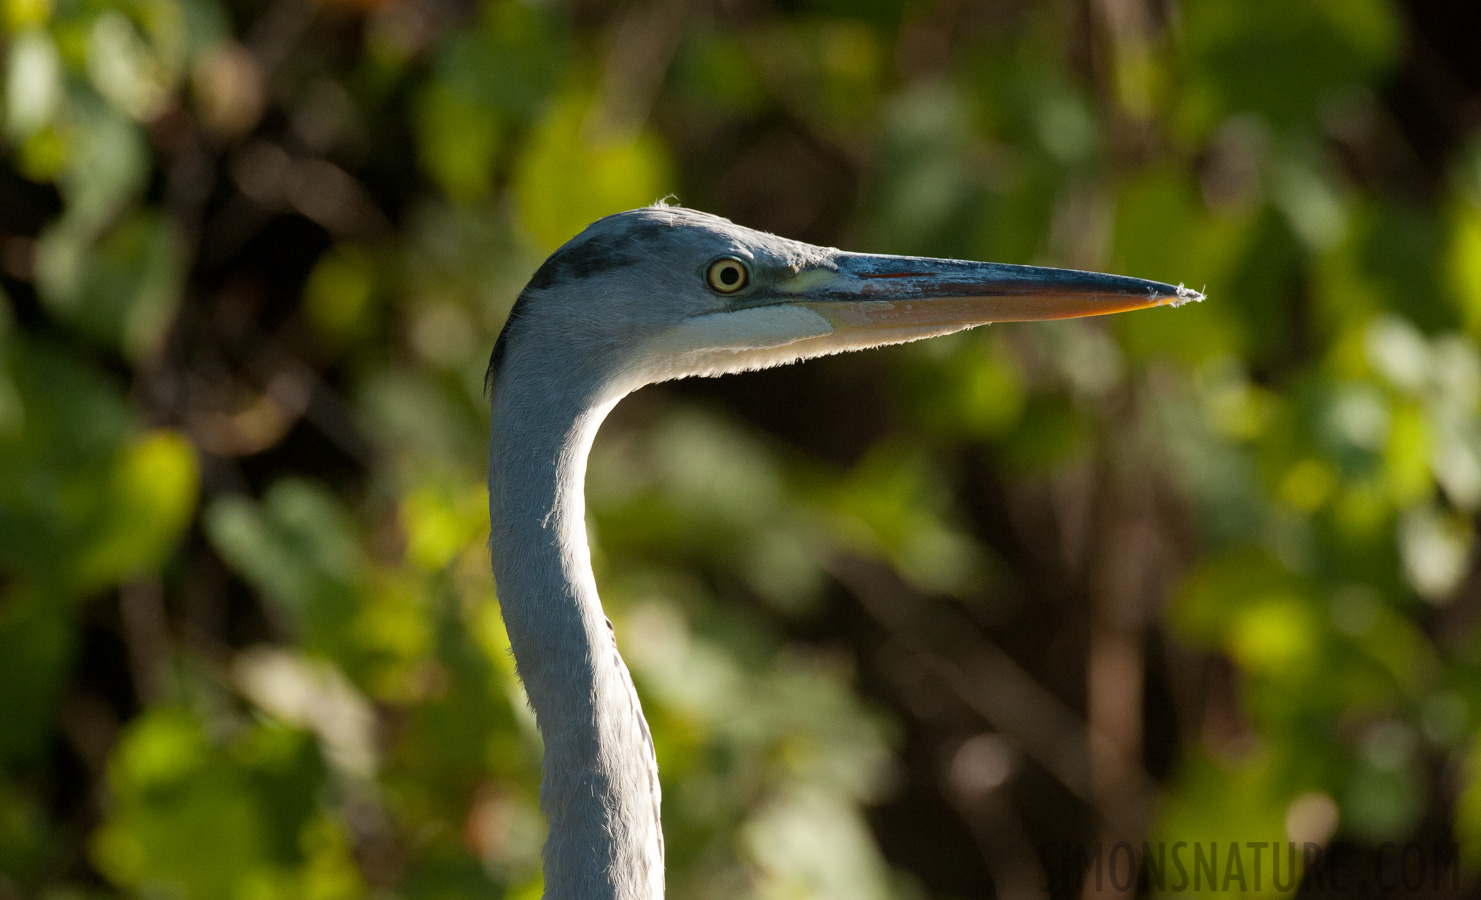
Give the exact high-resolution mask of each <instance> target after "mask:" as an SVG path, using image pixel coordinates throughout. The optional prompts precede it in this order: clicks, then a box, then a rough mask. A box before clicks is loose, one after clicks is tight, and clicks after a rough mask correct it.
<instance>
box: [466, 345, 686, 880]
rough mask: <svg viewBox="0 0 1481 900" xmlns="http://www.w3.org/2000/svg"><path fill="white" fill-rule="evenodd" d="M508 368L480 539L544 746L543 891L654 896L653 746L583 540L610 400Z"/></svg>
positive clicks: (657, 858)
mask: <svg viewBox="0 0 1481 900" xmlns="http://www.w3.org/2000/svg"><path fill="white" fill-rule="evenodd" d="M516 362H517V360H516V359H510V360H508V361H507V362H506V364H505V365H504V367H503V372H502V373H501V374H500V377H499V381H498V384H497V385H496V387H495V390H494V397H493V436H492V439H491V442H490V447H489V465H490V472H489V514H490V521H491V525H492V533H491V536H490V544H491V552H492V559H493V568H494V578H495V580H496V581H497V584H498V593H499V603H500V606H501V610H502V612H503V615H504V622H505V626H506V628H507V630H508V632H509V643H510V646H511V647H512V648H513V650H514V659H515V663H516V665H517V667H518V669H519V675H520V679H521V680H522V681H523V682H524V686H525V691H526V692H527V693H528V695H529V698H530V705H531V706H532V707H534V710H535V718H536V721H537V722H538V723H539V726H540V733H541V735H542V736H543V738H544V741H545V760H544V781H543V783H542V785H541V789H540V805H541V807H542V808H543V809H544V811H545V815H546V817H547V818H548V819H549V822H550V836H549V838H548V840H547V842H546V845H545V897H546V898H547V900H598V898H602V900H607V898H610V900H658V898H661V897H662V896H663V833H662V830H661V826H660V824H659V819H658V805H659V790H658V771H657V766H656V763H655V760H654V756H653V745H652V740H651V738H650V737H649V734H648V727H647V723H646V722H645V721H644V720H643V714H642V710H641V709H640V708H639V706H638V698H637V695H636V693H635V692H634V691H633V687H632V679H631V677H630V676H629V675H628V672H627V668H626V666H625V665H623V662H622V658H621V657H620V656H618V654H617V646H616V642H615V640H614V638H613V635H612V631H611V625H610V623H609V622H608V621H607V618H606V616H605V615H604V614H603V612H602V606H601V601H600V600H599V599H598V597H597V590H596V583H595V580H594V579H593V577H592V572H591V554H590V550H589V549H588V547H587V542H586V524H585V507H586V504H585V499H584V497H583V481H584V479H585V475H586V458H587V454H588V452H589V451H590V449H591V444H592V440H593V438H594V437H595V436H596V430H597V427H598V426H599V425H600V424H601V422H602V419H603V418H605V416H606V415H607V412H608V411H610V410H611V408H612V407H613V406H614V405H615V404H616V402H617V400H618V399H619V398H620V396H621V394H620V392H613V391H604V390H603V386H602V385H600V384H592V385H582V384H577V383H574V379H573V378H572V377H571V373H569V372H561V371H558V370H555V369H554V368H549V367H545V366H541V365H539V363H535V364H534V365H532V366H530V367H520V366H518V365H515V363H516Z"/></svg>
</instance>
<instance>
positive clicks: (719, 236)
mask: <svg viewBox="0 0 1481 900" xmlns="http://www.w3.org/2000/svg"><path fill="white" fill-rule="evenodd" d="M1196 299H1202V296H1201V295H1200V294H1198V293H1196V292H1194V291H1190V290H1186V289H1184V288H1182V287H1174V286H1173V285H1169V284H1162V283H1159V282H1154V281H1143V280H1141V279H1137V278H1125V277H1120V276H1115V275H1100V274H1095V273H1090V272H1080V271H1073V270H1068V269H1048V268H1039V267H1033V266H1015V265H1001V264H996V263H982V262H966V261H961V260H948V259H928V258H922V257H909V256H881V255H869V254H862V253H850V252H846V251H842V250H836V249H832V248H826V247H816V246H812V245H810V244H804V243H800V242H797V241H792V240H787V239H785V238H781V237H777V236H775V235H771V234H766V233H763V232H760V231H754V230H752V229H749V228H744V227H741V226H738V225H734V224H732V223H731V222H729V221H728V220H726V219H722V218H719V217H717V216H712V215H708V214H705V213H701V212H696V211H694V210H689V209H683V208H677V207H667V206H661V205H660V206H653V207H648V208H644V209H636V210H630V211H628V212H624V213H618V214H616V215H613V216H608V217H607V218H604V219H601V220H599V221H597V222H595V223H594V224H592V225H591V226H589V227H588V228H587V229H586V230H585V231H583V232H581V233H580V234H579V235H577V236H576V237H574V238H572V239H571V240H570V241H569V242H568V243H567V244H565V245H564V246H563V247H561V248H560V249H559V250H557V251H556V252H555V253H554V254H552V255H551V256H550V258H549V259H547V260H546V261H545V263H544V264H543V265H541V266H540V268H539V269H538V270H537V271H536V272H535V275H534V277H533V278H532V279H531V280H530V283H529V285H528V287H526V288H525V290H524V291H523V292H522V293H521V294H520V296H519V299H518V300H517V301H516V303H515V305H514V307H513V309H512V310H511V312H510V315H509V319H508V322H507V323H506V324H505V326H504V329H503V331H502V333H501V334H500V336H499V339H498V342H497V344H496V345H495V347H494V352H493V356H492V358H491V359H490V362H489V375H488V377H489V380H490V392H491V394H492V404H493V433H492V437H491V439H490V446H489V515H490V521H491V533H490V545H491V555H492V562H493V571H494V578H495V580H496V582H497V587H498V596H499V602H500V605H501V611H502V613H503V616H504V622H505V625H506V628H507V631H508V634H509V643H510V646H511V648H512V649H513V651H514V659H515V664H516V666H517V669H518V672H519V676H520V678H521V680H522V681H523V683H524V686H525V690H526V693H527V694H528V696H529V701H530V705H531V706H532V707H533V709H534V711H535V718H536V721H537V723H538V726H539V729H540V733H541V736H542V737H543V739H544V743H545V758H544V763H543V768H544V777H543V782H542V784H541V790H540V804H541V807H542V809H543V810H544V812H545V815H546V818H547V819H548V821H549V825H550V833H549V837H548V839H547V841H546V845H545V896H546V897H547V898H552V900H596V898H609V900H618V898H620V900H656V898H660V897H662V896H663V890H664V873H663V833H662V830H661V826H660V824H659V785H658V770H657V762H656V760H655V758H654V753H653V743H652V738H651V736H650V734H649V731H648V726H647V723H646V722H645V720H644V719H643V713H642V709H641V707H640V706H639V703H638V697H637V693H636V692H635V690H634V688H633V682H632V678H631V676H630V675H629V674H628V671H627V667H626V666H625V665H624V663H623V661H622V657H621V656H620V655H619V654H618V651H617V644H616V640H615V637H614V635H613V633H612V630H611V622H610V621H609V620H608V619H607V618H606V616H605V615H604V614H603V611H602V605H601V602H600V600H599V599H598V596H597V587H596V583H595V579H594V578H593V575H592V570H591V559H590V552H589V549H588V547H587V539H586V526H585V499H584V497H583V480H584V477H585V473H586V460H587V454H588V451H589V450H590V449H591V445H592V441H593V439H594V437H595V435H596V431H597V428H598V426H600V425H601V422H602V420H603V418H604V417H605V416H606V415H607V413H608V412H609V411H610V410H611V409H612V407H613V406H615V405H616V404H617V402H618V401H619V400H620V399H622V397H624V396H625V395H627V394H629V393H631V392H632V391H634V390H637V389H638V388H640V387H642V386H644V385H647V384H652V383H654V382H660V381H666V380H669V379H675V378H683V377H686V376H690V375H722V374H725V373H729V372H740V371H744V370H750V369H762V368H766V367H769V366H777V365H783V364H785V363H791V362H795V361H798V360H801V359H806V358H809V357H814V356H822V355H825V354H830V353H838V352H841V351H845V350H856V349H861V348H864V347H876V346H880V345H884V344H896V343H902V342H905V341H913V340H917V339H920V338H927V337H933V336H936V335H943V334H949V333H951V332H955V331H960V330H962V329H965V328H971V327H974V326H977V325H983V324H986V323H989V322H1004V321H1022V320H1030V319H1057V318H1069V317H1076V316H1091V315H1100V314H1104V313H1113V312H1121V311H1124V310H1132V309H1141V308H1144V307H1150V306H1159V305H1164V304H1167V305H1177V304H1179V303H1182V302H1185V301H1188V300H1196Z"/></svg>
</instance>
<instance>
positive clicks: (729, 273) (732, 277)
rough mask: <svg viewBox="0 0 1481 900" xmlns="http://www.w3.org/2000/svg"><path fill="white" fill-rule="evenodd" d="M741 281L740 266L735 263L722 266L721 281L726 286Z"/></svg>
mask: <svg viewBox="0 0 1481 900" xmlns="http://www.w3.org/2000/svg"><path fill="white" fill-rule="evenodd" d="M738 281H740V268H739V267H737V266H733V265H726V266H721V267H720V283H721V284H723V285H725V286H726V287H732V286H734V285H735V283H736V282H738Z"/></svg>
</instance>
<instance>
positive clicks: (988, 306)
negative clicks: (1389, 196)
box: [489, 206, 1202, 392]
mask: <svg viewBox="0 0 1481 900" xmlns="http://www.w3.org/2000/svg"><path fill="white" fill-rule="evenodd" d="M1199 299H1202V295H1201V294H1198V293H1197V292H1194V291H1189V290H1186V289H1184V288H1182V287H1174V286H1173V285H1168V284H1162V283H1160V282H1155V281H1144V280H1142V279H1138V278H1126V277H1121V276H1115V275H1100V274H1095V273H1090V272H1080V271H1074V270H1068V269H1047V268H1040V267H1035V266H1014V265H1003V264H998V263H980V262H966V261H962V260H947V259H931V258H925V257H911V256H889V255H872V254H862V253H851V252H848V251H844V250H837V249H834V248H831V247H817V246H813V245H811V244H804V243H802V242H800V241H793V240H788V239H786V238H781V237H777V236H776V235H772V234H767V233H765V232H760V231H755V230H753V229H750V228H745V227H742V226H739V225H735V224H733V223H732V222H730V221H728V220H726V219H722V218H720V217H718V216H712V215H709V214H707V213H702V212H697V211H695V210H690V209H683V208H678V207H665V206H654V207H646V208H643V209H635V210H629V211H628V212H623V213H618V214H616V215H612V216H608V217H606V218H604V219H601V220H598V221H597V222H595V223H593V224H592V225H591V226H589V227H588V228H587V229H586V230H585V231H583V232H581V233H580V234H578V235H577V236H576V237H574V238H572V239H571V240H570V241H569V242H568V243H566V244H565V245H564V246H563V247H561V248H560V249H559V250H557V251H556V252H555V253H553V254H552V255H551V256H550V257H549V258H548V259H547V260H546V261H545V263H544V264H543V265H541V267H540V268H539V269H538V270H537V271H536V272H535V275H534V277H533V278H531V280H530V283H529V285H528V286H527V287H526V288H525V290H524V292H523V293H522V294H521V295H520V297H519V300H518V301H517V302H516V303H515V306H514V308H513V310H512V311H511V313H510V317H509V322H508V323H507V324H506V325H505V327H504V331H503V333H502V334H501V335H500V336H499V342H498V344H497V345H496V347H495V349H494V355H493V358H492V359H491V361H490V365H489V376H490V379H493V378H495V377H496V376H497V375H498V372H499V370H500V369H501V368H502V367H503V366H504V365H505V364H506V359H507V358H509V357H512V356H514V355H516V354H517V355H519V356H521V357H523V358H524V359H525V360H527V361H528V362H529V363H530V364H533V365H537V366H544V367H557V366H561V365H566V366H569V365H572V364H573V362H574V363H576V364H579V365H580V366H582V367H583V368H584V369H587V370H594V371H599V372H600V374H601V376H602V377H603V378H605V379H606V380H607V381H608V382H610V383H611V384H612V385H613V386H614V387H616V388H617V389H619V390H621V391H622V392H626V391H629V390H633V389H635V388H637V387H639V386H641V385H643V384H648V383H652V382H655V381H664V380H668V379H672V378H682V377H685V376H689V375H720V374H724V373H726V372H734V371H741V370H747V369H760V368H766V367H768V366H774V365H780V364H783V363H788V362H793V361H796V360H799V359H804V358H807V357H812V356H821V355H825V354H829V353H838V352H841V351H845V350H854V349H860V348H863V347H873V346H879V345H882V344H893V343H901V342H904V341H911V340H916V339H919V338H924V337H932V336H935V335H941V334H948V333H951V332H954V331H960V330H962V329H964V328H971V327H974V326H976V325H983V324H986V323H989V322H1003V321H1022V320H1030V319H1059V318H1072V317H1077V316H1090V315H1102V314H1105V313H1113V312H1122V311H1125V310H1131V309H1140V308H1144V307H1149V306H1160V305H1164V304H1166V305H1177V304H1180V303H1183V302H1186V301H1188V300H1199Z"/></svg>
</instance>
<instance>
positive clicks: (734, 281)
mask: <svg viewBox="0 0 1481 900" xmlns="http://www.w3.org/2000/svg"><path fill="white" fill-rule="evenodd" d="M705 280H707V281H708V282H709V283H710V287H712V288H714V289H715V290H717V291H719V292H720V293H722V294H733V293H735V292H736V291H738V290H740V289H741V288H743V287H745V286H746V282H748V281H750V280H751V272H750V270H749V269H747V268H746V264H745V263H743V262H741V261H740V260H738V259H736V258H735V257H733V256H727V257H725V258H724V259H717V260H715V261H714V262H712V263H710V271H709V272H708V273H707V274H706V275H705Z"/></svg>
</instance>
